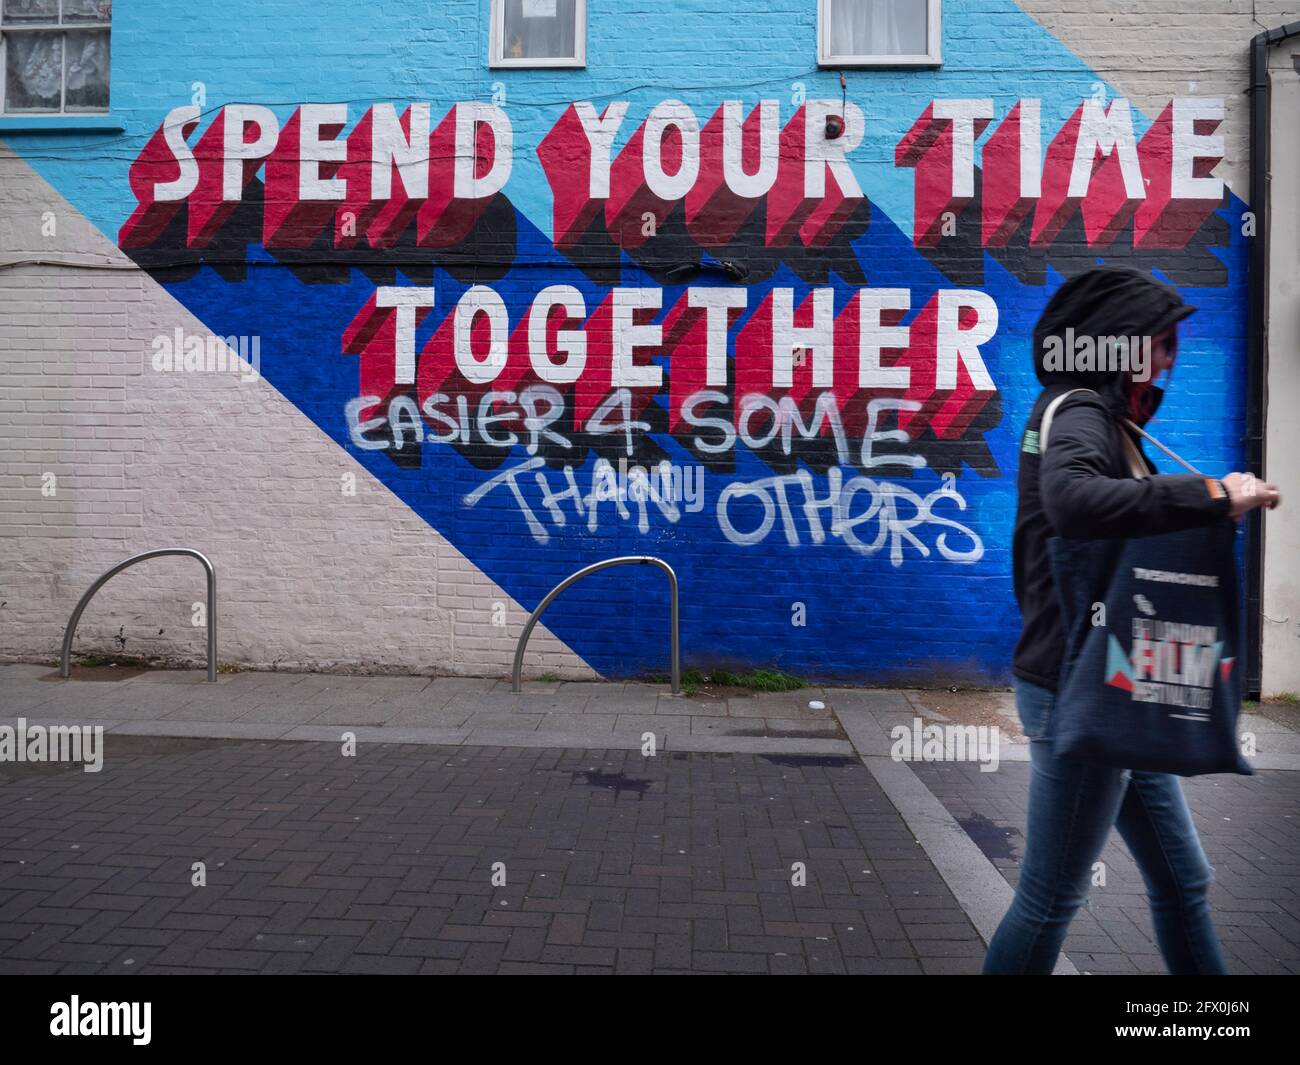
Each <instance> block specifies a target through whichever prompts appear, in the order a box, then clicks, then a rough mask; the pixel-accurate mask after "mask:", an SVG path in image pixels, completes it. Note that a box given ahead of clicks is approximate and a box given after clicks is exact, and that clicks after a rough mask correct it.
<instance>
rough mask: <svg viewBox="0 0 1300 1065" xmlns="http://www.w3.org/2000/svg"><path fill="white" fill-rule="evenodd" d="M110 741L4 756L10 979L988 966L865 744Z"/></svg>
mask: <svg viewBox="0 0 1300 1065" xmlns="http://www.w3.org/2000/svg"><path fill="white" fill-rule="evenodd" d="M149 745H152V747H153V749H152V751H150V750H148V749H147V748H148V746H149ZM142 746H143V747H144V748H145V749H142ZM107 750H108V753H107V758H106V764H105V768H104V770H103V771H102V772H101V773H98V774H87V773H82V772H79V771H76V770H72V769H68V768H46V767H40V768H32V767H19V766H14V765H6V766H0V840H2V841H3V846H2V848H0V850H2V852H3V859H2V860H0V972H9V973H15V972H17V973H54V972H61V973H92V972H200V971H217V970H220V971H224V972H403V973H415V972H462V973H464V972H480V973H481V972H649V971H655V972H679V971H690V972H717V973H721V972H750V973H768V972H771V973H783V972H788V973H798V972H839V973H844V972H851V973H921V972H972V971H975V970H976V969H977V968H978V965H979V962H980V959H981V957H982V955H983V944H982V942H981V941H980V939H979V936H978V934H977V933H976V931H975V929H974V927H973V926H972V924H971V922H970V921H969V920H968V919H967V917H966V916H965V914H964V913H962V911H961V909H960V907H959V906H958V905H957V903H956V901H955V900H954V898H953V895H952V893H951V892H950V890H949V889H948V887H947V885H946V884H945V883H944V881H943V880H942V879H941V878H940V876H939V875H938V873H937V872H936V871H935V869H934V867H933V866H932V865H931V863H930V862H929V861H928V860H927V859H926V856H925V855H924V853H922V851H921V848H920V847H919V846H918V844H917V842H916V841H915V839H914V838H913V836H912V834H911V832H910V831H909V830H908V828H907V827H906V825H905V824H904V823H903V820H902V818H901V817H900V816H899V814H898V812H897V810H895V809H894V808H893V806H891V805H890V803H889V802H888V801H887V800H886V799H885V797H884V795H883V794H882V792H881V790H880V788H879V787H878V786H877V785H876V784H875V782H874V781H873V780H872V777H871V774H870V773H869V772H868V771H867V770H866V769H865V768H864V767H863V766H862V764H861V763H860V762H859V761H857V760H856V759H854V758H848V757H818V756H807V755H804V756H784V755H749V754H736V755H730V754H687V753H677V754H665V755H662V756H659V757H655V758H642V757H641V756H640V755H639V754H637V753H631V752H626V751H603V752H602V751H571V750H559V749H550V748H545V749H519V748H513V749H511V748H494V747H463V748H450V747H433V746H397V745H376V746H368V747H367V746H363V747H362V748H360V750H359V752H358V755H357V757H355V758H344V757H341V756H340V754H339V749H338V747H337V746H335V745H330V744H323V743H265V742H249V741H222V740H175V739H172V740H165V741H159V740H145V739H142V738H137V737H111V736H110V737H109V738H108V749H107ZM198 861H202V862H205V863H206V866H207V886H206V887H193V886H191V877H192V875H193V874H192V872H191V867H192V864H193V863H194V862H198ZM496 863H502V864H501V866H499V867H497V868H500V869H501V870H502V871H503V873H504V876H505V885H504V886H501V887H494V886H493V884H492V875H493V869H494V867H496ZM795 863H803V865H804V868H805V869H806V886H794V885H793V884H792V877H793V876H794V870H795Z"/></svg>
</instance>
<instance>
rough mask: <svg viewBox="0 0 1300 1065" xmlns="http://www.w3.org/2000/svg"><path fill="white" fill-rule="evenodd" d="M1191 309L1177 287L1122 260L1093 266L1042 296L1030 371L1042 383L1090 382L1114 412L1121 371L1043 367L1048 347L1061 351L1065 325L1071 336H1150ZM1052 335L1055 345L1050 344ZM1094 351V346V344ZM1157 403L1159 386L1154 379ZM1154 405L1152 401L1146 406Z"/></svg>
mask: <svg viewBox="0 0 1300 1065" xmlns="http://www.w3.org/2000/svg"><path fill="white" fill-rule="evenodd" d="M1195 310H1196V308H1195V307H1193V306H1192V305H1191V304H1188V303H1184V302H1183V298H1182V296H1181V295H1179V293H1178V290H1177V289H1175V288H1173V287H1172V286H1170V285H1166V284H1164V283H1163V282H1160V281H1157V280H1156V279H1155V278H1153V277H1151V276H1150V275H1149V274H1145V273H1142V272H1141V271H1139V270H1134V269H1132V268H1130V267H1127V266H1099V267H1095V268H1093V269H1091V270H1085V271H1084V272H1083V273H1081V274H1076V275H1075V276H1074V277H1072V278H1070V279H1069V280H1067V281H1066V282H1065V283H1064V284H1062V285H1061V287H1060V288H1058V289H1057V290H1056V292H1055V293H1053V294H1052V298H1051V299H1050V300H1048V301H1047V306H1046V307H1045V308H1044V310H1043V313H1042V316H1041V317H1040V318H1039V319H1038V323H1037V324H1036V325H1035V326H1034V343H1033V351H1034V373H1035V374H1036V375H1037V376H1038V380H1039V381H1040V382H1041V383H1042V385H1043V386H1044V387H1045V388H1060V387H1071V388H1091V389H1092V390H1093V391H1095V392H1097V393H1099V394H1100V395H1101V397H1102V400H1103V401H1104V402H1105V404H1106V406H1107V407H1109V408H1110V409H1111V410H1112V411H1113V412H1114V413H1115V414H1116V415H1121V414H1122V413H1123V412H1124V411H1126V410H1127V407H1128V402H1127V399H1126V395H1125V376H1126V374H1125V372H1124V371H1123V370H1121V369H1118V368H1116V369H1110V368H1107V367H1103V368H1100V369H1092V370H1078V369H1073V370H1067V369H1064V368H1061V367H1057V368H1049V365H1048V362H1049V360H1048V358H1047V356H1048V353H1049V352H1050V351H1052V350H1056V351H1058V352H1060V351H1064V350H1066V349H1065V344H1066V337H1067V332H1066V331H1067V330H1068V329H1073V331H1074V332H1073V337H1074V339H1075V340H1076V341H1077V339H1078V338H1079V337H1085V336H1086V337H1091V338H1093V341H1094V345H1095V344H1096V340H1097V338H1099V337H1134V338H1137V342H1138V343H1142V341H1143V339H1144V338H1147V337H1154V336H1156V335H1158V334H1160V333H1162V332H1164V331H1165V330H1166V329H1168V328H1169V327H1170V326H1172V325H1174V324H1175V323H1176V322H1180V321H1182V320H1183V319H1184V318H1186V317H1187V316H1188V315H1189V314H1192V313H1194V312H1195ZM1053 337H1055V338H1057V340H1058V342H1059V344H1060V345H1061V346H1060V347H1056V346H1055V345H1053V344H1052V338H1053ZM1097 350H1098V351H1100V348H1097ZM1151 390H1152V392H1154V393H1156V396H1154V397H1153V398H1154V399H1155V401H1156V402H1157V403H1158V400H1159V393H1160V390H1159V389H1158V388H1156V387H1155V386H1154V385H1153V386H1152V389H1151ZM1152 409H1153V410H1154V407H1153V408H1152Z"/></svg>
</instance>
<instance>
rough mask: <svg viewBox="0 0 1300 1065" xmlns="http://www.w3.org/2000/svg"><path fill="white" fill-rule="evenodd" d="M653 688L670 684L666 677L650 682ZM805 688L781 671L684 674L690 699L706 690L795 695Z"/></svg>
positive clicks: (762, 670) (683, 685)
mask: <svg viewBox="0 0 1300 1065" xmlns="http://www.w3.org/2000/svg"><path fill="white" fill-rule="evenodd" d="M649 680H650V683H652V684H667V683H669V678H668V677H666V676H659V675H656V676H653V677H650V678H649ZM803 686H804V683H803V681H801V680H800V679H799V678H798V677H794V676H791V675H790V674H789V673H783V672H781V670H779V669H751V670H749V671H747V672H745V673H732V672H731V671H729V670H725V669H714V670H709V671H707V672H705V671H703V670H699V669H688V670H687V671H686V672H685V673H683V674H682V692H683V693H684V694H686V695H698V694H699V693H700V692H701V691H702V690H703V689H706V688H742V689H745V690H747V691H755V692H792V691H796V690H798V689H799V688H802V687H803Z"/></svg>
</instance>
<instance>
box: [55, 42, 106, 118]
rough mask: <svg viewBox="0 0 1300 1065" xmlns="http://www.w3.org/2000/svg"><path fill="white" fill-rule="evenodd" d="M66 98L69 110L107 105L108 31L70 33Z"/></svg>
mask: <svg viewBox="0 0 1300 1065" xmlns="http://www.w3.org/2000/svg"><path fill="white" fill-rule="evenodd" d="M64 48H65V49H66V50H67V69H68V84H67V99H66V101H65V105H66V107H67V108H68V110H70V111H75V110H81V109H83V108H91V109H102V110H107V109H108V55H109V51H108V34H107V33H69V34H68V37H67V41H66V43H65V44H64Z"/></svg>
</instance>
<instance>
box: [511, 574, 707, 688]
mask: <svg viewBox="0 0 1300 1065" xmlns="http://www.w3.org/2000/svg"><path fill="white" fill-rule="evenodd" d="M613 566H655V567H657V568H659V569H661V570H663V571H664V573H665V574H666V575H667V577H668V598H669V619H668V620H669V626H670V629H671V634H672V685H673V694H674V695H678V694H680V692H681V686H682V655H681V639H680V638H681V632H680V625H679V622H678V616H677V574H676V573H674V572H673V568H672V566H670V565H668V563H667V562H665V561H664V560H663V559H662V558H655V557H653V556H652V555H622V556H620V557H619V558H607V559H605V561H603V562H593V563H592V564H591V565H590V566H584V567H583V568H582V569H580V570H578V572H577V573H574V574H572V575H570V576H568V577H565V578H564V580H562V581H560V583H559V584H557V585H556V586H555V587H554V588H552V589H551V590H550V591H549V592H547V593H546V598H545V599H543V600H542V601H541V602H540V603H538V604H537V609H536V610H534V611H533V612H532V613H531V614H529V615H528V623H527V624H526V625H525V626H524V631H523V632H522V633H521V634H520V636H519V642H518V643H517V644H515V667H514V671H513V673H512V675H511V681H510V690H511V691H514V692H518V691H522V690H523V688H522V686H521V683H520V679H519V678H520V674H521V672H522V671H523V668H524V648H525V647H527V646H528V637H529V636H531V635H532V632H533V626H534V625H536V624H537V620H538V618H540V617H541V616H542V612H543V611H544V610H545V609H546V608H547V607H548V606H550V605H551V603H553V602H554V601H555V598H556V596H558V595H559V594H560V593H561V592H562V591H564V589H566V588H568V587H569V586H570V585H571V584H576V583H577V582H578V581H580V580H582V578H583V577H586V576H588V575H590V574H592V573H599V572H600V571H601V570H603V569H610V568H611V567H613Z"/></svg>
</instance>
